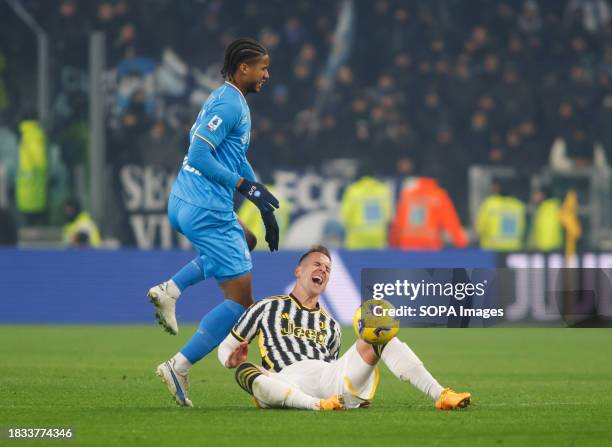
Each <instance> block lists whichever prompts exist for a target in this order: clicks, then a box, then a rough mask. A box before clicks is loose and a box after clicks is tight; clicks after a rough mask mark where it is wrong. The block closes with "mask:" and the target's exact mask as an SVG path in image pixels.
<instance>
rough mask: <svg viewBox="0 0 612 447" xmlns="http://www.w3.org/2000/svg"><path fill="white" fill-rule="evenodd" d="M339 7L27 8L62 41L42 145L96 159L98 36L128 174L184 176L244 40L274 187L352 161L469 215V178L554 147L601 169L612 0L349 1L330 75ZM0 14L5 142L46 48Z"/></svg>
mask: <svg viewBox="0 0 612 447" xmlns="http://www.w3.org/2000/svg"><path fill="white" fill-rule="evenodd" d="M341 3H342V2H341V1H336V2H333V6H334V7H330V2H327V1H326V2H324V1H307V0H297V1H294V2H284V1H276V0H274V1H266V2H261V1H255V0H245V1H244V2H241V3H240V7H237V4H236V2H231V3H228V2H223V1H221V0H200V1H196V0H194V1H180V2H173V1H171V0H155V1H148V2H130V1H128V0H114V1H110V0H99V1H96V2H86V3H84V2H79V1H77V0H55V1H49V2H47V1H45V2H42V1H36V0H25V1H24V2H23V4H24V5H25V7H26V8H27V9H28V10H30V11H32V12H33V13H34V16H35V17H36V19H37V20H38V21H39V22H40V23H41V25H42V27H43V29H45V30H46V31H48V32H49V34H50V35H51V36H52V40H51V55H52V69H53V70H52V71H53V73H54V75H55V76H54V79H53V83H52V85H53V91H52V98H51V99H52V101H51V106H52V119H51V120H50V122H49V123H47V126H46V130H47V132H48V138H49V140H50V141H51V142H55V143H57V144H58V145H59V147H60V152H61V159H62V160H63V162H64V163H65V164H66V165H67V166H68V167H69V172H72V167H74V166H75V165H77V164H78V163H82V162H83V161H84V160H86V157H87V155H86V153H87V149H86V148H87V144H88V141H87V121H86V119H87V105H88V104H87V83H86V79H87V68H86V67H87V61H88V35H89V34H90V33H91V32H92V31H94V30H101V31H104V32H105V33H106V36H107V39H106V42H107V58H106V64H107V67H108V68H109V75H108V76H107V78H108V79H107V84H108V85H107V86H106V88H107V93H108V105H109V113H108V116H109V120H108V157H109V162H111V163H112V164H114V165H117V166H120V165H122V164H126V163H140V164H159V165H164V166H167V167H169V168H175V167H176V166H178V163H179V162H180V160H181V159H182V157H183V155H184V153H185V150H186V148H187V140H186V138H187V137H186V136H187V134H188V129H189V127H190V126H191V124H192V122H193V119H194V117H195V114H196V113H197V110H198V109H199V107H200V106H201V103H202V101H203V100H204V99H205V98H206V95H207V94H208V92H209V91H210V90H211V89H212V88H213V87H214V86H215V85H216V84H217V83H218V82H220V79H221V78H220V75H219V73H218V71H219V68H220V62H221V61H222V55H223V50H224V47H225V46H226V45H227V43H228V42H229V41H231V40H232V38H234V37H236V36H240V35H248V36H254V37H256V38H257V39H259V40H260V41H261V42H262V43H263V44H264V45H265V46H266V47H267V48H268V49H269V50H270V53H271V59H272V66H271V80H270V82H269V85H268V86H266V89H265V91H264V93H262V94H260V95H254V96H253V97H252V98H249V101H250V105H251V110H252V111H253V131H252V145H251V151H250V154H249V158H250V159H251V160H252V162H253V165H254V166H256V167H257V169H258V172H259V174H260V175H262V176H263V178H264V180H269V174H270V173H271V171H272V170H273V169H277V168H296V169H302V168H303V167H304V166H308V165H314V166H320V165H322V164H324V163H325V162H326V160H329V159H331V158H356V159H359V160H361V161H362V162H363V164H365V165H367V166H369V167H371V170H372V173H375V174H379V175H387V176H392V175H402V176H404V175H412V174H415V173H423V172H425V173H428V174H429V175H431V176H435V177H436V178H437V179H438V180H439V182H440V184H441V185H442V186H443V187H445V188H446V189H447V190H448V191H449V193H450V194H451V197H452V198H453V201H454V202H455V203H457V204H459V205H458V206H459V211H460V214H464V211H463V208H464V206H463V204H465V203H466V201H467V198H466V197H467V174H466V172H467V167H468V166H469V165H472V164H488V165H503V166H514V167H518V168H520V170H521V171H522V172H526V173H529V172H532V171H535V170H537V169H540V168H541V167H542V166H544V165H546V164H547V163H548V160H549V153H550V148H551V146H552V145H553V142H554V141H555V140H557V139H558V138H562V139H563V140H564V141H565V143H566V147H567V155H568V157H570V158H572V159H575V160H576V162H577V164H578V165H586V166H588V165H589V164H591V163H592V160H593V147H594V145H595V143H597V142H598V143H600V144H601V145H602V146H603V147H604V148H605V150H607V151H608V154H610V151H611V148H612V128H611V127H610V126H609V125H606V123H607V122H609V121H610V119H611V118H612V85H611V80H610V78H611V76H612V22H611V20H610V17H611V14H612V11H611V9H610V4H609V2H608V1H606V0H563V1H561V0H502V1H496V2H491V1H487V0H471V1H469V2H465V1H461V0H395V1H392V0H372V1H355V2H354V7H355V22H354V26H353V28H352V32H351V33H349V34H347V35H343V36H341V37H340V38H342V39H345V40H346V41H345V42H344V43H345V44H347V45H348V48H349V49H350V50H349V53H348V56H347V57H346V58H344V59H343V60H341V61H340V62H341V63H340V64H339V65H338V66H337V67H336V68H335V69H333V70H330V64H329V59H330V57H329V54H330V52H331V49H332V46H333V45H334V42H335V36H334V30H335V28H336V21H337V19H338V11H339V8H340V5H341ZM2 8H3V10H2V14H0V17H2V18H0V24H1V26H0V29H1V31H0V38H1V40H0V114H1V115H0V117H1V118H2V122H1V123H0V124H1V125H2V127H3V128H4V129H5V130H8V131H10V130H11V129H16V128H17V124H18V122H19V120H20V119H21V118H23V117H24V116H25V115H27V113H29V111H30V110H31V108H32V105H33V104H34V100H33V98H32V97H31V95H30V96H29V97H27V93H28V92H29V91H31V88H30V87H31V85H34V84H35V77H34V73H33V71H32V69H31V66H32V65H31V62H32V61H33V60H35V45H34V43H33V42H34V40H33V37H31V36H28V35H27V34H28V33H27V32H26V30H25V28H24V25H23V24H22V23H20V22H19V21H18V20H16V19H15V17H14V15H13V13H12V11H9V10H8V9H7V7H6V6H5V5H4V6H2ZM5 12H6V14H5ZM15 36H19V38H18V39H16V38H15ZM337 38H338V37H336V39H337ZM28 39H29V40H28ZM24 42H25V43H24ZM26 99H29V101H28V100H26ZM608 159H609V160H610V159H612V157H610V155H608ZM270 160H274V163H271V162H270Z"/></svg>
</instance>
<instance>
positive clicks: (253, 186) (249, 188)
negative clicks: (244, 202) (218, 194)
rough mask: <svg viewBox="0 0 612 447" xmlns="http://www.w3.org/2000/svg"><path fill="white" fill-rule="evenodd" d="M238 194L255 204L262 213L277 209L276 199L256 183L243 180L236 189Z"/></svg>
mask: <svg viewBox="0 0 612 447" xmlns="http://www.w3.org/2000/svg"><path fill="white" fill-rule="evenodd" d="M237 189H238V192H239V193H240V194H242V195H243V196H244V197H246V198H247V199H249V200H250V201H251V202H253V203H254V204H255V206H256V207H257V208H259V211H261V212H262V213H269V212H272V211H274V209H275V208H278V206H279V203H278V199H277V198H276V197H274V196H273V195H272V193H271V192H270V191H268V189H267V188H266V187H265V186H264V185H262V184H261V183H257V182H249V181H248V180H247V179H245V178H243V179H242V181H241V182H240V184H239V185H238V187H237Z"/></svg>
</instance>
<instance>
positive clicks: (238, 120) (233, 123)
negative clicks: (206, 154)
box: [172, 81, 251, 211]
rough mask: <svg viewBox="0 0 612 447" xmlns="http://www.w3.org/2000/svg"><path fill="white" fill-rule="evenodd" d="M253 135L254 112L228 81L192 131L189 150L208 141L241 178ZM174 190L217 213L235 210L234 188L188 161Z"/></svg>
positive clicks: (220, 159)
mask: <svg viewBox="0 0 612 447" xmlns="http://www.w3.org/2000/svg"><path fill="white" fill-rule="evenodd" d="M250 136H251V112H250V111H249V106H248V105H247V102H246V99H245V98H244V96H243V94H242V92H241V91H240V90H238V88H237V87H236V86H235V85H233V84H232V83H230V82H228V81H225V82H224V83H223V85H221V86H220V87H219V88H217V89H215V90H214V91H213V92H212V93H211V94H210V96H209V97H208V99H207V100H206V102H205V103H204V105H203V106H202V110H200V113H199V114H198V117H197V119H196V122H195V123H194V124H193V126H192V127H191V131H190V132H189V141H190V148H189V150H191V147H192V145H193V143H194V141H195V139H200V140H202V141H204V142H206V143H207V144H208V145H209V146H210V148H211V149H212V154H213V156H214V158H215V159H216V160H217V161H218V162H219V163H221V165H223V166H224V167H225V168H226V169H227V170H229V171H230V172H235V173H237V174H239V175H241V173H242V171H243V167H244V166H245V165H247V164H248V162H247V159H246V153H247V150H248V148H249V141H250ZM187 158H188V156H185V159H184V160H183V166H182V168H181V170H180V171H179V174H178V176H177V178H176V181H175V182H174V185H173V187H172V194H174V195H175V196H177V197H178V198H180V199H181V200H183V201H185V202H187V203H190V204H192V205H195V206H198V207H201V208H205V209H209V210H216V211H232V210H233V209H234V201H233V198H234V188H233V187H230V186H226V185H223V184H221V183H218V182H215V181H211V180H208V179H207V178H206V177H204V176H203V175H202V173H201V172H200V171H198V170H197V169H196V168H194V167H193V166H190V165H189V164H188V162H187Z"/></svg>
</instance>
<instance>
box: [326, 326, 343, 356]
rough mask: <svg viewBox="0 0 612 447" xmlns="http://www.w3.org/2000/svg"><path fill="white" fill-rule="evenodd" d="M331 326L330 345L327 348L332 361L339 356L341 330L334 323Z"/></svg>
mask: <svg viewBox="0 0 612 447" xmlns="http://www.w3.org/2000/svg"><path fill="white" fill-rule="evenodd" d="M334 323H335V324H333V325H332V326H333V333H332V337H331V343H330V347H329V353H330V354H331V356H332V357H333V358H334V359H336V360H337V359H338V355H339V354H340V344H341V343H342V328H341V327H340V325H339V324H338V323H337V322H336V321H334Z"/></svg>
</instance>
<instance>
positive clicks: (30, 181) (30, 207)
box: [15, 121, 47, 213]
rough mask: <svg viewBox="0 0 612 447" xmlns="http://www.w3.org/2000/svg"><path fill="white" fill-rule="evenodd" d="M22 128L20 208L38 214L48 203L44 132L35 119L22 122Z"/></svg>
mask: <svg viewBox="0 0 612 447" xmlns="http://www.w3.org/2000/svg"><path fill="white" fill-rule="evenodd" d="M19 130H20V131H21V141H20V143H19V165H18V169H17V179H16V184H15V196H16V197H15V198H16V202H17V209H19V211H21V212H23V213H38V212H41V211H44V209H45V207H46V205H47V151H46V147H45V145H46V139H45V133H44V131H43V129H42V128H41V127H40V125H39V124H38V122H36V121H22V122H21V123H20V124H19Z"/></svg>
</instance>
